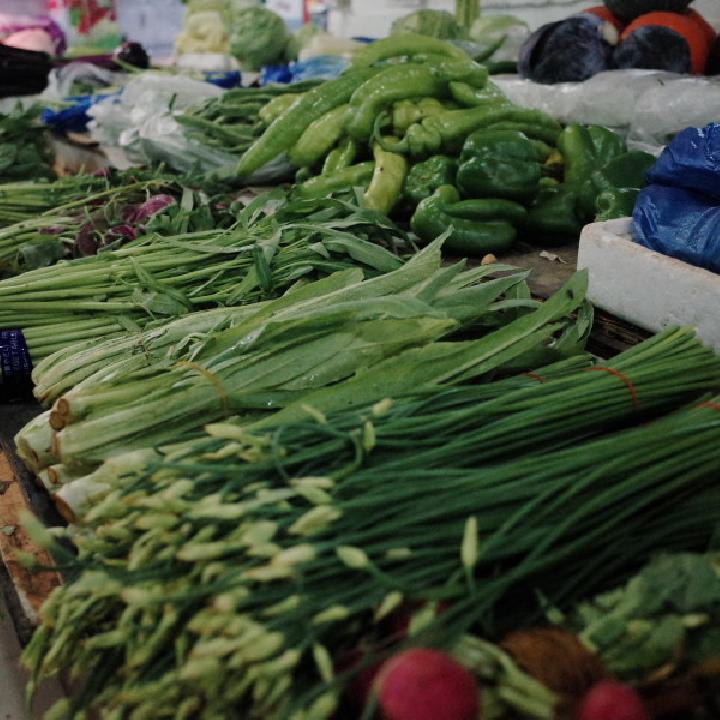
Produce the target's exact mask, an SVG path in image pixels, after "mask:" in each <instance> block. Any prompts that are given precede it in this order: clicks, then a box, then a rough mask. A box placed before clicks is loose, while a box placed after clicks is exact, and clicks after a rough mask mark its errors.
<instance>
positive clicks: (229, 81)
mask: <svg viewBox="0 0 720 720" xmlns="http://www.w3.org/2000/svg"><path fill="white" fill-rule="evenodd" d="M205 82H209V83H210V84H211V85H217V87H221V88H223V90H231V89H232V88H236V87H239V86H240V85H242V74H241V73H240V72H238V71H237V70H233V71H231V72H206V73H205Z"/></svg>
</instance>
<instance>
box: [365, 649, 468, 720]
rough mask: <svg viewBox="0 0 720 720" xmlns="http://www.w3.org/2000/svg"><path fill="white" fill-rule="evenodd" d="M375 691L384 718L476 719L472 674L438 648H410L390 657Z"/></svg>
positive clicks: (379, 677) (403, 719) (381, 671)
mask: <svg viewBox="0 0 720 720" xmlns="http://www.w3.org/2000/svg"><path fill="white" fill-rule="evenodd" d="M375 691H376V693H377V696H378V701H379V706H380V711H381V715H382V717H383V719H384V720H477V718H478V714H479V692H478V687H477V684H476V683H475V678H474V677H473V676H472V675H471V674H470V673H469V672H468V671H467V670H466V669H465V668H464V667H463V666H462V665H460V664H458V663H457V662H455V660H453V659H452V658H451V657H449V656H448V655H446V654H445V653H442V652H438V651H437V650H427V649H421V648H418V649H413V650H406V651H404V652H401V653H399V654H398V655H395V657H392V658H390V660H388V661H387V662H386V663H385V664H384V665H383V667H382V669H381V670H380V674H379V676H378V679H377V682H376V684H375Z"/></svg>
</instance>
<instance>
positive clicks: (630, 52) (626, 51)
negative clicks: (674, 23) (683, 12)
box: [614, 25, 692, 74]
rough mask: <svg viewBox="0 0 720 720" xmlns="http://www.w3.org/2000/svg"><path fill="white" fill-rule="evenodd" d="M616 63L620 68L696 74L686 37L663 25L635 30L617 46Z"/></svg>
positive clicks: (647, 26)
mask: <svg viewBox="0 0 720 720" xmlns="http://www.w3.org/2000/svg"><path fill="white" fill-rule="evenodd" d="M614 60H615V64H616V65H617V66H618V67H619V68H647V69H650V70H666V71H667V72H674V73H683V74H689V73H691V72H692V57H691V54H690V46H689V45H688V44H687V41H686V40H685V38H684V37H682V35H680V34H679V33H676V32H675V31H674V30H672V29H671V28H669V27H662V26H660V25H645V26H644V27H640V28H638V29H637V30H635V32H633V33H632V35H630V36H629V37H627V38H626V39H625V40H623V41H622V42H621V43H620V44H619V45H618V46H617V48H616V49H615V55H614Z"/></svg>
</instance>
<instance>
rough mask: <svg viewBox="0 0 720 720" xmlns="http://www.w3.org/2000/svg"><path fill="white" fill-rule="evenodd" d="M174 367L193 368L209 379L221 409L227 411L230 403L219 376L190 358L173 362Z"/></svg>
mask: <svg viewBox="0 0 720 720" xmlns="http://www.w3.org/2000/svg"><path fill="white" fill-rule="evenodd" d="M175 367H185V368H189V369H190V370H195V371H196V372H198V373H200V375H202V376H203V377H204V378H205V379H206V380H209V381H210V383H211V384H212V386H213V387H214V388H215V392H217V394H218V397H219V398H220V402H221V403H222V406H223V410H225V412H229V410H230V403H229V402H228V396H227V393H226V392H225V388H224V387H223V384H222V383H221V382H220V378H219V377H218V376H217V375H215V374H214V373H211V372H210V371H209V370H208V369H207V368H204V367H203V366H202V365H200V364H199V363H196V362H192V360H181V361H180V362H177V363H175Z"/></svg>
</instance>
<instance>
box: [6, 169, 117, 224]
mask: <svg viewBox="0 0 720 720" xmlns="http://www.w3.org/2000/svg"><path fill="white" fill-rule="evenodd" d="M104 187H105V180H104V179H103V178H101V177H97V176H92V175H71V176H68V177H62V178H58V179H57V180H19V181H15V182H7V183H2V184H0V227H4V226H6V225H12V224H14V223H18V222H21V221H23V220H30V219H32V218H35V217H36V216H37V215H39V214H41V213H46V212H48V211H49V210H53V209H54V208H57V207H60V206H61V205H65V204H67V203H71V202H73V201H74V200H82V199H83V198H86V197H88V196H91V195H93V193H94V192H96V191H98V190H102V189H103V188H104Z"/></svg>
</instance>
